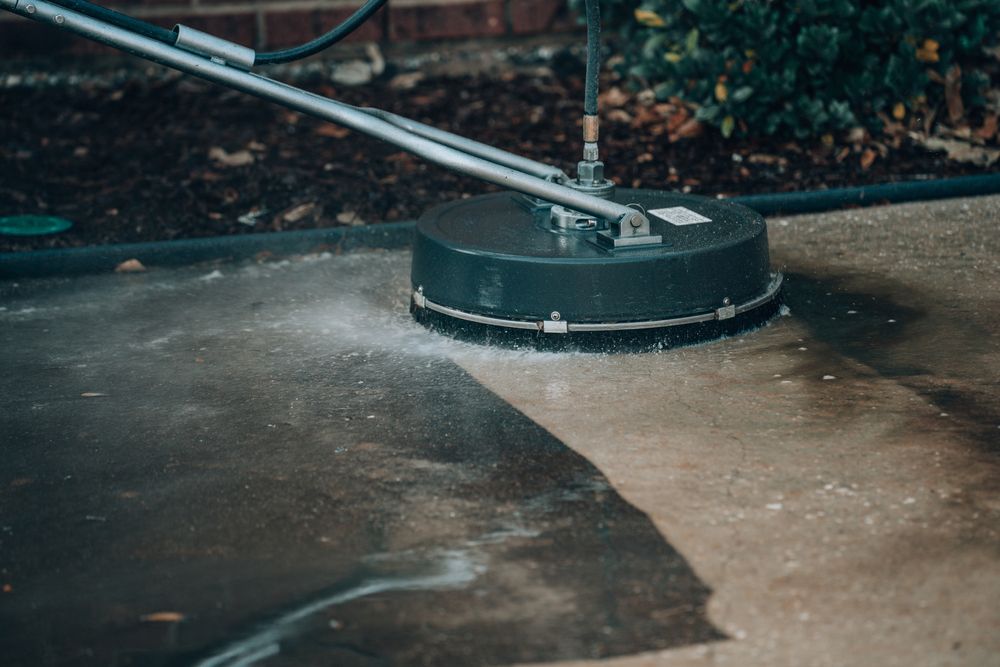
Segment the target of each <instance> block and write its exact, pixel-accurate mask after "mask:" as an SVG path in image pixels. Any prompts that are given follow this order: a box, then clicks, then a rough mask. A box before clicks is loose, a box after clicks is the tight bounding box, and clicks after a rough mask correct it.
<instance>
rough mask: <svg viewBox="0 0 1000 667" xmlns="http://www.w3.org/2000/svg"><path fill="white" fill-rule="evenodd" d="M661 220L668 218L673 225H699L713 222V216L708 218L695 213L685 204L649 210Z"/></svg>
mask: <svg viewBox="0 0 1000 667" xmlns="http://www.w3.org/2000/svg"><path fill="white" fill-rule="evenodd" d="M649 214H650V215H655V216H656V217H657V218H659V219H660V220H666V221H667V222H669V223H670V224H671V225H697V224H701V223H703V222H712V219H711V218H706V217H705V216H703V215H701V214H700V213H695V212H694V211H692V210H691V209H689V208H684V207H683V206H671V207H670V208H654V209H653V210H651V211H650V212H649Z"/></svg>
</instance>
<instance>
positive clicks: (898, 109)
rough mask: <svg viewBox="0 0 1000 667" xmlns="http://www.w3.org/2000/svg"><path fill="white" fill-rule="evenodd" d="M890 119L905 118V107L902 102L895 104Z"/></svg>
mask: <svg viewBox="0 0 1000 667" xmlns="http://www.w3.org/2000/svg"><path fill="white" fill-rule="evenodd" d="M892 117H893V118H895V119H896V120H903V119H904V118H906V106H904V105H903V103H902V102H896V106H894V107H893V108H892Z"/></svg>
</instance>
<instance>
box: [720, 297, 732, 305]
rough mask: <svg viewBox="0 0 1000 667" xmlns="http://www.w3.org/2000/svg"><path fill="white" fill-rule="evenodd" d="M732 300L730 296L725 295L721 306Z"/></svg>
mask: <svg viewBox="0 0 1000 667" xmlns="http://www.w3.org/2000/svg"><path fill="white" fill-rule="evenodd" d="M732 302H733V300H732V299H730V298H729V297H728V296H727V297H726V298H725V299H723V300H722V305H723V306H728V305H729V304H731V303H732Z"/></svg>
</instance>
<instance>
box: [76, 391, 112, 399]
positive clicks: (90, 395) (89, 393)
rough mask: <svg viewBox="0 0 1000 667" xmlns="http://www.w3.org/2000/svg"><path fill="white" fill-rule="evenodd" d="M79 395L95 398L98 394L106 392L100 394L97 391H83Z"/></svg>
mask: <svg viewBox="0 0 1000 667" xmlns="http://www.w3.org/2000/svg"><path fill="white" fill-rule="evenodd" d="M80 396H82V397H83V398H97V397H98V396H107V394H102V393H101V392H99V391H85V392H83V393H82V394H80Z"/></svg>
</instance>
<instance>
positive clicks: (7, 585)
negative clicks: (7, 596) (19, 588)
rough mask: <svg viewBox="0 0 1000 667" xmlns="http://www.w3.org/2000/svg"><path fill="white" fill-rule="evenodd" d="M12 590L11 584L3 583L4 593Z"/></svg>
mask: <svg viewBox="0 0 1000 667" xmlns="http://www.w3.org/2000/svg"><path fill="white" fill-rule="evenodd" d="M13 590H14V587H13V586H11V585H10V584H4V585H3V592H4V593H11V592H13Z"/></svg>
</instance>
